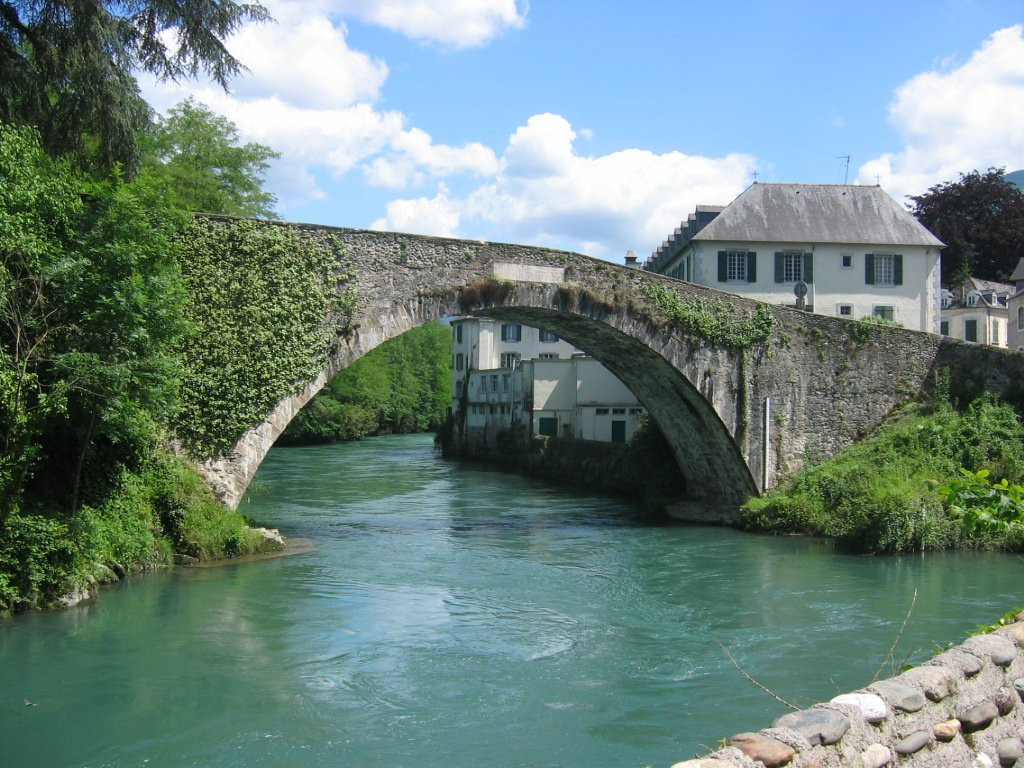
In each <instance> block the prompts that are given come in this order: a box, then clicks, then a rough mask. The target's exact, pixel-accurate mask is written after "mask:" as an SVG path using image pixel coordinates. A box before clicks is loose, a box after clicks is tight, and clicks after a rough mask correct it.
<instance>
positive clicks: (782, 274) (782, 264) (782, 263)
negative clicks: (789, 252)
mask: <svg viewBox="0 0 1024 768" xmlns="http://www.w3.org/2000/svg"><path fill="white" fill-rule="evenodd" d="M785 281H786V254H784V253H782V251H776V252H775V282H776V283H784V282H785Z"/></svg>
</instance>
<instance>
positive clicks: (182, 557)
mask: <svg viewBox="0 0 1024 768" xmlns="http://www.w3.org/2000/svg"><path fill="white" fill-rule="evenodd" d="M198 563H199V558H198V557H192V555H186V554H184V553H182V552H175V553H174V564H175V565H197V564H198Z"/></svg>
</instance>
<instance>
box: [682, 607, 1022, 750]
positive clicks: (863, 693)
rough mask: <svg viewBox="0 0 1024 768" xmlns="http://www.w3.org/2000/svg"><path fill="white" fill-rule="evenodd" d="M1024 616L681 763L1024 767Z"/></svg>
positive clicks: (736, 737)
mask: <svg viewBox="0 0 1024 768" xmlns="http://www.w3.org/2000/svg"><path fill="white" fill-rule="evenodd" d="M1022 699H1024V614H1022V615H1020V616H1018V617H1017V622H1016V623H1013V624H1009V625H1007V626H1004V627H1000V628H999V629H997V630H996V631H995V632H993V633H991V634H986V635H978V636H975V637H971V638H969V639H968V640H967V641H965V642H964V643H962V644H960V645H958V646H956V647H955V648H952V649H950V650H947V651H945V652H944V653H941V654H939V655H938V656H935V657H934V658H933V659H931V660H929V661H928V662H926V663H925V664H923V665H921V666H919V667H915V668H913V669H910V670H908V671H906V672H903V673H902V674H900V675H898V676H896V677H893V678H890V679H888V680H881V681H878V682H875V683H872V684H871V685H868V686H866V687H865V688H863V689H862V690H859V691H856V692H854V693H848V694H843V695H841V696H837V697H835V698H834V699H832V700H831V701H830V702H827V703H823V704H817V705H815V706H814V707H812V708H811V709H807V710H803V711H800V712H792V713H790V714H787V715H783V716H782V717H780V718H779V719H778V720H776V721H775V722H774V723H773V725H772V726H771V727H770V728H766V729H764V730H762V731H759V732H757V733H741V734H737V735H735V736H733V737H731V738H730V739H728V740H727V742H728V746H725V747H723V748H722V749H720V750H718V751H717V752H714V753H713V754H710V755H708V756H706V757H698V758H694V759H691V760H684V761H682V762H679V763H676V764H675V765H674V766H673V768H762V766H764V768H777V767H778V766H786V767H787V768H882V766H899V768H960V767H961V766H962V767H963V768H992V767H993V766H1000V767H1001V768H1012V766H1018V768H1024V704H1022Z"/></svg>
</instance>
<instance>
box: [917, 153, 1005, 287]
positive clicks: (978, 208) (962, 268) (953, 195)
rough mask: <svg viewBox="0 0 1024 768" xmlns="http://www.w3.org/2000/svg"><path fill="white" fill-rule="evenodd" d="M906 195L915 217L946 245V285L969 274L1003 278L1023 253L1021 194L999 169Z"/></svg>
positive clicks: (975, 172) (962, 176)
mask: <svg viewBox="0 0 1024 768" xmlns="http://www.w3.org/2000/svg"><path fill="white" fill-rule="evenodd" d="M910 199H911V200H912V201H913V207H912V209H911V211H912V213H913V214H914V216H916V217H917V219H918V221H920V222H921V223H922V224H924V226H926V227H927V228H928V229H929V230H930V231H931V232H933V233H934V234H935V236H936V237H938V238H939V239H940V240H942V241H943V242H944V243H945V244H946V247H945V248H944V249H943V251H942V282H943V284H944V285H956V284H959V283H961V282H963V280H965V279H967V277H968V276H973V277H978V278H981V279H984V280H1000V281H1004V282H1005V281H1006V280H1008V279H1009V277H1010V275H1011V274H1012V273H1013V270H1014V267H1016V266H1017V262H1018V261H1019V260H1020V258H1021V257H1022V256H1024V194H1022V193H1021V191H1020V189H1018V188H1017V187H1016V186H1014V185H1013V184H1010V183H1009V182H1007V181H1006V180H1005V178H1004V177H1003V169H1001V168H990V169H989V170H988V171H986V172H985V173H982V172H980V171H971V172H970V173H967V174H960V180H959V181H947V182H943V183H942V184H937V185H936V186H934V187H932V188H931V189H929V190H928V191H927V192H925V193H924V194H923V195H918V196H917V197H911V198H910Z"/></svg>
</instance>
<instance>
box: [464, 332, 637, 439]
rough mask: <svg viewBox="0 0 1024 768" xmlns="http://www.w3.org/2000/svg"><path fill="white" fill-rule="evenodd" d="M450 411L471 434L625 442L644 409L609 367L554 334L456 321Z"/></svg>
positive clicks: (490, 437) (478, 435)
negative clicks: (506, 433) (516, 433)
mask: <svg viewBox="0 0 1024 768" xmlns="http://www.w3.org/2000/svg"><path fill="white" fill-rule="evenodd" d="M452 334H453V347H452V354H453V360H452V415H453V417H454V418H455V423H456V425H457V428H458V429H460V430H462V432H463V435H464V436H465V437H467V439H470V440H479V439H483V440H488V439H493V438H495V437H496V436H497V435H498V433H499V431H502V430H522V433H523V434H524V436H526V437H529V436H530V435H548V436H552V437H554V436H558V437H572V438H577V439H581V440H602V441H606V442H626V441H627V440H629V438H631V437H632V436H633V434H634V432H635V431H636V428H637V426H638V419H639V416H640V415H641V414H642V413H643V408H642V407H640V404H639V402H638V401H637V399H636V397H634V396H633V393H632V392H630V391H629V390H628V389H627V388H626V386H625V385H624V384H623V383H622V382H621V381H619V380H618V379H617V378H616V377H615V376H614V375H612V373H611V372H610V371H608V369H607V368H605V367H604V366H603V365H601V363H599V362H598V361H597V360H594V359H593V358H590V357H587V356H586V355H585V353H583V352H581V351H580V350H578V349H576V348H575V347H573V346H572V345H571V344H569V343H568V342H566V341H563V340H561V339H559V338H558V337H557V336H556V335H555V334H552V333H548V332H546V331H542V330H539V329H537V328H532V327H530V326H527V325H521V324H519V323H507V322H501V321H494V320H490V319H487V318H476V317H465V318H458V319H456V320H455V321H453V322H452Z"/></svg>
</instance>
